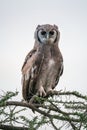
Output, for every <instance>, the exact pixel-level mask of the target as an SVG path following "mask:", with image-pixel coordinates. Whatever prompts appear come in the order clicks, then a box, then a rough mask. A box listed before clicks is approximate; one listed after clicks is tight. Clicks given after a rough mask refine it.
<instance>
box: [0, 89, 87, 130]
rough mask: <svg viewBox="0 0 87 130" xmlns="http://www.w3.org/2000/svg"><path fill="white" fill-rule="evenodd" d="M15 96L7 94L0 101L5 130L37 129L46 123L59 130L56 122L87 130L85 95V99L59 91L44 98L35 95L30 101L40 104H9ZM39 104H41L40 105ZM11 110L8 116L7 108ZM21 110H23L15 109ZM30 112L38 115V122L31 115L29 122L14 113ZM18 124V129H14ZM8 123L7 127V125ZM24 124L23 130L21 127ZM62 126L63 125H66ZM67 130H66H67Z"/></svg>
mask: <svg viewBox="0 0 87 130" xmlns="http://www.w3.org/2000/svg"><path fill="white" fill-rule="evenodd" d="M17 94H18V93H17V92H16V93H13V92H7V93H6V95H5V96H2V97H1V100H0V115H1V117H3V118H5V117H6V118H5V119H4V120H3V118H1V119H0V128H1V129H3V130H5V129H6V128H8V129H6V130H12V128H14V129H15V130H19V128H20V130H22V129H23V130H27V129H28V128H30V129H31V128H32V129H33V130H35V128H39V127H40V126H41V125H44V124H45V123H48V124H49V123H51V125H52V126H53V128H54V129H55V130H61V128H62V127H63V126H62V127H61V125H59V124H61V123H58V125H56V124H55V122H56V121H59V122H62V123H63V124H65V125H67V127H69V128H70V129H72V130H81V129H83V128H84V129H87V96H84V95H82V94H80V93H78V92H76V91H74V92H69V91H66V92H62V91H53V92H52V93H49V94H48V95H47V96H46V97H45V98H42V97H38V96H34V97H33V100H36V101H39V104H34V103H33V104H31V103H27V102H22V101H21V102H20V101H11V100H10V98H11V97H13V96H16V95H17ZM42 102H44V103H43V104H42ZM8 107H9V108H10V113H9V114H8V112H6V109H7V108H8ZM19 107H23V108H22V109H21V108H20V109H17V108H19ZM29 108H30V109H31V110H33V111H34V112H37V113H39V114H40V116H41V119H40V120H39V119H38V118H37V117H36V116H35V115H36V114H34V116H35V117H34V118H33V119H32V120H30V119H29V118H26V117H24V116H19V115H18V116H17V114H19V113H22V112H24V111H26V109H29ZM15 123H16V124H18V125H19V124H20V125H21V127H17V126H15ZM7 124H8V125H7ZM25 124H26V128H25V127H24V126H25ZM65 125H64V126H65ZM69 128H68V129H69Z"/></svg>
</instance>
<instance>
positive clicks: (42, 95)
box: [37, 86, 46, 97]
mask: <svg viewBox="0 0 87 130" xmlns="http://www.w3.org/2000/svg"><path fill="white" fill-rule="evenodd" d="M37 95H38V96H40V97H45V96H46V92H45V90H44V88H43V87H42V86H41V87H40V88H39V89H38V91H37Z"/></svg>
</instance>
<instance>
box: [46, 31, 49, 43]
mask: <svg viewBox="0 0 87 130" xmlns="http://www.w3.org/2000/svg"><path fill="white" fill-rule="evenodd" d="M46 41H47V42H49V33H47V35H46Z"/></svg>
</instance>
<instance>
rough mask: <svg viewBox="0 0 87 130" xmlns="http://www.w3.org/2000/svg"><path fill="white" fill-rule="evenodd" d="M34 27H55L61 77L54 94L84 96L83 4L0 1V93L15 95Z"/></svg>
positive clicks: (86, 24)
mask: <svg viewBox="0 0 87 130" xmlns="http://www.w3.org/2000/svg"><path fill="white" fill-rule="evenodd" d="M38 24H56V25H58V27H59V30H60V42H59V47H60V50H61V52H62V55H63V58H64V73H63V76H62V77H61V79H60V81H59V84H58V85H57V87H56V89H57V90H60V89H62V90H65V89H66V90H71V91H72V90H77V91H79V92H81V93H83V94H87V1H86V0H71V1H70V0H67V1H65V0H62V1H61V0H53V1H52V0H43V1H41V0H37V1H35V0H32V1H29V0H0V92H1V91H2V90H3V91H7V90H8V91H15V90H16V89H17V90H18V91H19V100H21V99H22V95H21V67H22V64H23V62H24V59H25V56H26V55H27V53H28V52H29V51H30V50H31V49H32V48H33V45H34V31H35V28H36V27H37V25H38Z"/></svg>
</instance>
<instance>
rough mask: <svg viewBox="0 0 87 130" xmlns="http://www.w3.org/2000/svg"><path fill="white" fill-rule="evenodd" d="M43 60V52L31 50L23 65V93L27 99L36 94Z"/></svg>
mask: <svg viewBox="0 0 87 130" xmlns="http://www.w3.org/2000/svg"><path fill="white" fill-rule="evenodd" d="M42 62H43V55H42V53H40V52H38V51H37V50H35V49H33V50H31V51H30V52H29V53H28V55H27V56H26V58H25V61H24V64H23V67H22V94H23V98H24V99H25V100H26V101H29V100H30V98H31V97H32V96H33V95H34V94H35V83H36V81H37V77H38V74H39V72H40V68H41V65H42Z"/></svg>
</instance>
